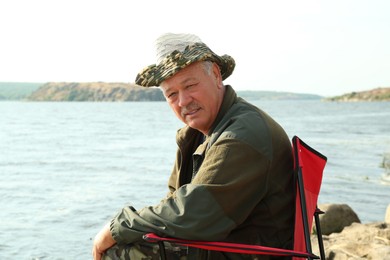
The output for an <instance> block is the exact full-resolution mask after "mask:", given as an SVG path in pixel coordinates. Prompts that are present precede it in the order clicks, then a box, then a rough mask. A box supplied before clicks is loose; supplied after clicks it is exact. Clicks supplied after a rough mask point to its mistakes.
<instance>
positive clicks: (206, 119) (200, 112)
mask: <svg viewBox="0 0 390 260" xmlns="http://www.w3.org/2000/svg"><path fill="white" fill-rule="evenodd" d="M209 72H210V73H208V72H207V70H206V68H205V66H204V64H203V62H196V63H193V64H191V65H189V66H188V67H186V68H184V69H182V70H180V71H179V72H178V73H176V74H175V75H174V76H172V77H170V78H168V79H166V80H165V81H163V82H162V83H161V85H160V87H161V88H162V90H163V92H164V96H165V99H166V100H167V101H168V103H169V106H170V107H171V108H172V110H173V111H174V112H175V114H176V116H177V117H178V118H179V119H180V120H181V121H183V122H184V123H185V124H187V125H188V126H190V127H191V128H194V129H197V130H199V131H200V132H202V133H203V134H205V135H206V134H207V133H208V131H209V129H210V127H211V125H212V124H213V122H214V120H215V118H216V117H217V114H218V111H219V108H220V106H221V103H222V99H223V94H224V89H223V85H222V80H221V74H220V72H219V68H218V66H217V65H216V64H213V65H212V67H211V68H210V70H209Z"/></svg>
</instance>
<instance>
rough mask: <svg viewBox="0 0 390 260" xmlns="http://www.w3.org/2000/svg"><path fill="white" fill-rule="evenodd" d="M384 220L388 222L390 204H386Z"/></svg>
mask: <svg viewBox="0 0 390 260" xmlns="http://www.w3.org/2000/svg"><path fill="white" fill-rule="evenodd" d="M385 222H386V223H388V224H390V204H389V206H387V210H386V215H385Z"/></svg>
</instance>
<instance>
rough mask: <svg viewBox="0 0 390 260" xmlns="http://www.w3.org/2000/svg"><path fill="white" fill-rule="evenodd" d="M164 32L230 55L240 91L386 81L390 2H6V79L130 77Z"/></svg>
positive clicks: (2, 61)
mask: <svg viewBox="0 0 390 260" xmlns="http://www.w3.org/2000/svg"><path fill="white" fill-rule="evenodd" d="M166 32H174V33H182V32H185V33H195V34H197V35H198V36H200V38H201V39H202V40H203V41H204V42H205V43H206V44H207V45H208V46H209V47H210V48H211V49H212V50H213V51H214V52H216V53H217V54H221V55H222V54H229V55H231V56H232V57H234V59H235V60H236V63H237V65H236V69H235V71H234V73H233V75H232V76H230V77H229V78H228V79H227V80H225V83H226V84H231V85H232V86H233V87H234V88H235V89H236V90H275V91H290V92H298V93H314V94H320V95H324V96H332V95H339V94H344V93H347V92H351V91H361V90H367V89H372V88H376V87H388V86H390V1H389V0H324V1H316V0H308V1H301V0H284V1H278V0H268V1H258V0H256V1H255V0H253V1H250V0H246V1H245V0H241V1H237V0H235V1H230V0H221V1H217V0H196V1H185V0H172V1H169V0H145V1H143V0H137V1H134V0H127V1H124V0H122V1H116V0H109V1H108V0H107V1H101V0H91V1H89V0H47V1H45V0H33V1H32V0H9V1H7V0H0V81H16V82H48V81H105V82H134V79H135V76H136V74H137V73H138V71H140V70H141V69H142V68H143V67H145V66H147V65H150V64H152V63H155V52H154V40H155V39H156V38H157V37H158V36H159V35H160V34H162V33H166Z"/></svg>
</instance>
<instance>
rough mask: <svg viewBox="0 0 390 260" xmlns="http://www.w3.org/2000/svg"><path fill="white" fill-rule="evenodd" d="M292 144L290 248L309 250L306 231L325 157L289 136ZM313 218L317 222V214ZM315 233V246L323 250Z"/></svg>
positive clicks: (308, 233)
mask: <svg viewBox="0 0 390 260" xmlns="http://www.w3.org/2000/svg"><path fill="white" fill-rule="evenodd" d="M292 143H293V153H294V161H295V162H294V164H295V165H294V168H295V174H296V176H295V177H296V183H297V188H296V201H295V203H296V212H295V230H294V250H295V251H302V252H309V253H312V248H311V242H310V233H311V227H312V224H313V217H314V216H315V215H316V214H318V212H319V210H318V209H317V200H318V194H319V193H320V188H321V183H322V175H323V170H324V168H325V164H326V161H327V158H326V157H325V156H324V155H322V154H321V153H319V152H318V151H316V150H314V149H313V148H311V147H310V146H309V145H307V144H306V143H304V142H303V141H302V140H301V139H299V138H298V137H297V136H294V137H293V139H292ZM316 221H318V217H317V218H316ZM317 232H320V231H317ZM317 235H318V238H319V240H321V241H319V244H320V245H319V247H322V251H323V245H322V238H320V236H322V234H317ZM320 250H321V249H320ZM322 257H323V256H322ZM295 259H299V258H295Z"/></svg>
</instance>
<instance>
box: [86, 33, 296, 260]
mask: <svg viewBox="0 0 390 260" xmlns="http://www.w3.org/2000/svg"><path fill="white" fill-rule="evenodd" d="M156 45H157V61H158V62H157V64H156V65H151V66H148V67H147V68H145V69H144V70H142V71H141V72H140V73H139V74H138V75H137V78H136V83H137V84H139V85H141V86H144V87H152V86H159V87H160V88H161V90H162V91H163V93H164V96H165V98H166V100H167V102H168V104H169V106H170V107H171V108H172V110H173V111H174V112H175V114H176V116H177V117H178V118H179V119H180V120H181V121H183V122H184V123H185V124H186V126H185V127H184V128H182V129H180V130H179V131H178V132H177V137H176V138H177V144H178V150H177V154H176V162H175V164H174V167H173V171H172V174H171V176H170V178H169V181H168V186H169V192H168V195H167V197H166V198H164V199H163V200H162V201H161V202H160V203H159V204H158V205H155V206H149V207H145V208H142V209H140V210H135V209H134V208H133V207H131V206H129V207H126V208H123V209H122V210H121V211H120V212H119V213H118V214H117V215H116V216H115V217H114V218H113V219H112V221H111V222H110V223H107V225H106V226H105V227H104V228H103V229H102V230H101V231H100V232H99V234H98V235H97V236H96V238H95V240H94V247H93V254H94V258H95V259H100V258H101V257H102V256H103V258H104V257H107V258H106V259H122V258H123V259H143V258H145V259H158V257H156V255H154V253H156V252H155V251H154V253H150V252H152V251H153V250H148V245H147V243H145V242H143V241H142V236H143V235H144V234H145V233H149V232H153V233H157V234H159V235H163V236H173V237H176V238H183V239H193V240H219V241H230V242H240V243H250V244H260V245H264V246H272V247H280V248H287V249H289V248H291V247H292V237H293V226H294V224H293V219H294V187H293V173H292V171H293V158H292V151H291V144H290V141H289V139H288V137H287V135H286V133H285V132H284V130H283V129H282V127H281V126H280V125H279V124H278V123H276V122H275V121H274V120H273V119H272V118H271V117H270V116H269V115H267V114H266V113H265V112H263V111H262V110H260V109H258V108H257V107H255V106H253V105H251V104H249V103H247V102H246V101H244V100H243V99H241V98H239V97H237V95H236V93H235V91H234V90H233V88H232V87H231V86H229V85H224V84H223V80H225V79H226V78H227V77H229V76H230V75H231V73H232V72H233V70H234V67H235V62H234V60H233V58H232V57H230V56H228V55H223V56H218V55H217V54H215V53H214V52H213V51H211V49H210V48H209V47H208V46H207V45H206V44H204V43H203V42H202V41H201V40H200V39H199V38H198V37H197V36H195V35H191V34H165V35H162V36H161V37H160V38H158V39H157V41H156ZM114 245H115V247H113V248H111V247H112V246H114ZM109 248H111V249H109ZM107 249H109V250H107ZM167 251H168V254H171V257H170V258H172V259H173V258H174V257H173V256H174V255H175V256H177V257H178V258H177V259H179V257H181V259H183V255H185V254H186V252H187V251H183V250H177V248H176V247H173V248H168V250H167ZM148 252H149V253H148ZM188 252H189V253H188V258H191V259H248V258H249V259H252V258H256V259H260V257H259V256H245V255H240V254H233V253H222V252H215V251H207V250H189V251H188ZM140 255H141V256H140ZM126 257H127V258H126ZM184 257H185V256H184ZM170 258H168V259H170ZM264 259H268V258H267V256H264Z"/></svg>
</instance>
